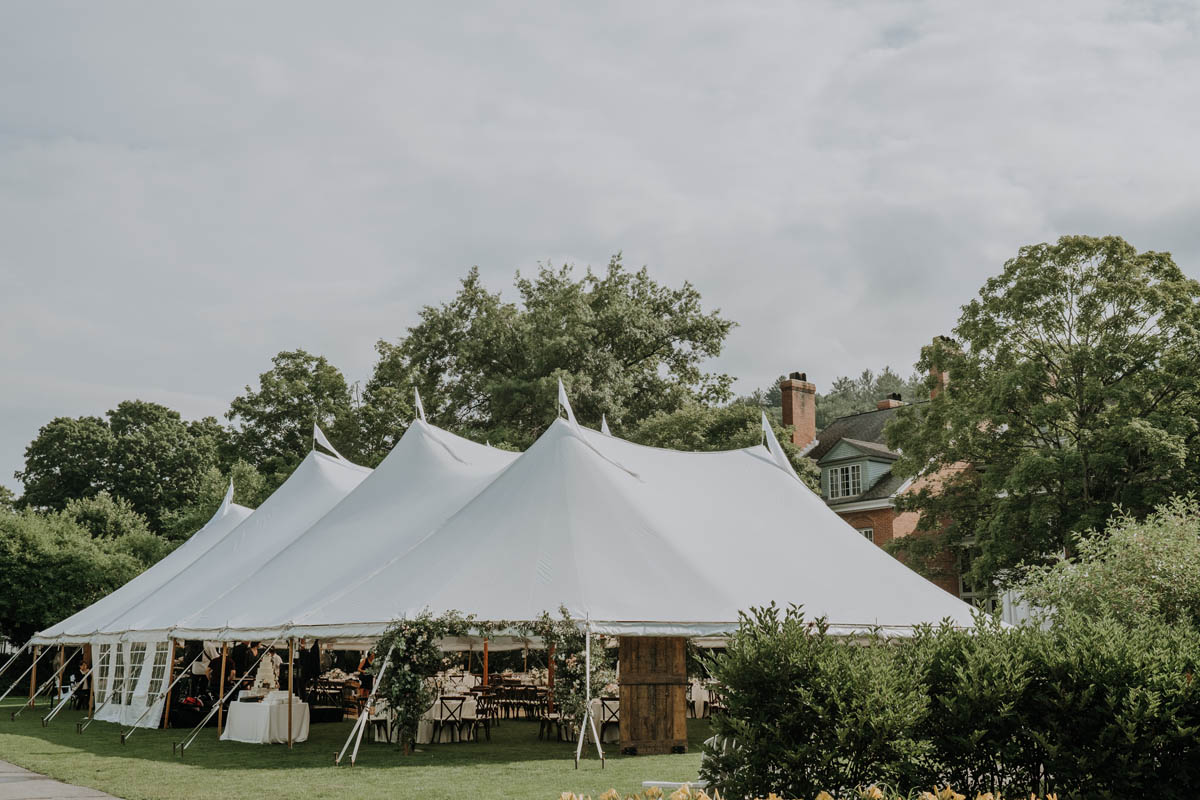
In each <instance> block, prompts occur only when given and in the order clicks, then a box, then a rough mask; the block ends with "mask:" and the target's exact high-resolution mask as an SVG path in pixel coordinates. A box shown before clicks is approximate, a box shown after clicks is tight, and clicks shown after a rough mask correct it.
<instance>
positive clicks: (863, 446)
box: [829, 436, 900, 461]
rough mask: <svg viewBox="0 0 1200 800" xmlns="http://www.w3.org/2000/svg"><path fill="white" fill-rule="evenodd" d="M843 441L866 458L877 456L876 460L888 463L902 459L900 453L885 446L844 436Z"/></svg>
mask: <svg viewBox="0 0 1200 800" xmlns="http://www.w3.org/2000/svg"><path fill="white" fill-rule="evenodd" d="M841 441H842V442H844V443H845V444H848V445H850V446H851V447H853V448H854V449H855V450H857V451H858V452H860V453H862V454H863V455H865V456H875V457H876V458H884V459H887V460H888V461H895V460H896V459H897V458H899V457H900V454H899V453H897V452H895V451H894V450H888V449H887V447H885V446H884V445H881V444H877V443H875V442H864V441H861V440H859V439H851V438H850V437H849V436H843V437H842V439H841ZM829 452H830V453H832V452H833V451H832V450H830V451H829Z"/></svg>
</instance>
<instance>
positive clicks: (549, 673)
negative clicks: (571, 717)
mask: <svg viewBox="0 0 1200 800" xmlns="http://www.w3.org/2000/svg"><path fill="white" fill-rule="evenodd" d="M546 710H547V711H549V712H551V713H553V711H554V645H553V644H551V645H550V647H549V648H548V649H547V650H546Z"/></svg>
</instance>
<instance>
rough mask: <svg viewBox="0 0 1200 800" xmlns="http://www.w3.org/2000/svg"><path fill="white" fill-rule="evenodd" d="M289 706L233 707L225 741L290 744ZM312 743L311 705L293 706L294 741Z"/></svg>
mask: <svg viewBox="0 0 1200 800" xmlns="http://www.w3.org/2000/svg"><path fill="white" fill-rule="evenodd" d="M287 721H288V706H287V703H230V704H229V716H228V718H227V721H226V723H225V732H224V733H222V734H221V740H222V741H230V742H247V743H248V744H278V743H281V742H283V743H286V742H287V740H288V736H287V729H288V725H287ZM306 739H308V703H301V702H300V701H299V700H296V701H294V702H293V703H292V740H293V741H296V742H303V741H305V740H306Z"/></svg>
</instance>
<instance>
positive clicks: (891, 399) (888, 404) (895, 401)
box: [875, 392, 904, 411]
mask: <svg viewBox="0 0 1200 800" xmlns="http://www.w3.org/2000/svg"><path fill="white" fill-rule="evenodd" d="M902 405H904V401H903V400H901V399H900V395H899V393H898V392H892V393H891V394H889V395H888V396H887V397H885V398H883V399H882V400H880V401H879V402H878V403H876V404H875V408H876V410H878V411H883V410H884V409H887V408H899V407H900V406H902Z"/></svg>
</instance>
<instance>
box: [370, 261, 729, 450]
mask: <svg viewBox="0 0 1200 800" xmlns="http://www.w3.org/2000/svg"><path fill="white" fill-rule="evenodd" d="M516 288H517V292H518V294H519V296H520V302H519V303H510V302H505V301H503V300H502V299H501V297H500V294H499V293H492V292H489V291H488V290H487V288H486V287H484V285H483V283H482V281H481V280H480V278H479V272H478V270H475V269H472V270H471V272H470V273H469V274H468V275H467V277H466V278H465V279H464V280H463V283H462V288H461V289H460V290H459V292H458V294H457V295H456V296H455V298H454V299H453V300H452V301H450V302H449V303H446V304H444V305H442V306H437V307H434V306H427V307H426V308H425V309H424V310H423V311H422V312H421V321H420V322H419V323H418V324H417V325H416V326H414V327H413V328H411V329H410V330H409V332H408V335H407V336H406V337H405V338H403V339H402V340H400V341H399V342H398V343H397V344H394V345H392V344H387V343H382V342H381V343H380V345H379V353H380V359H379V363H378V365H377V366H376V369H375V375H374V377H373V378H372V379H371V381H370V382H369V383H368V384H367V387H366V391H365V392H364V396H365V397H367V398H368V399H369V400H370V401H371V403H372V404H376V403H377V402H378V400H379V399H386V403H385V406H386V408H384V409H383V410H382V412H381V413H382V417H383V419H391V418H395V417H396V415H397V414H401V415H402V414H403V413H404V411H405V410H406V409H405V404H406V403H407V402H409V397H410V395H411V392H410V389H411V387H412V386H413V385H414V384H415V385H416V386H418V387H419V388H420V390H421V395H422V398H423V400H424V402H425V407H426V410H427V412H428V415H429V419H430V421H431V422H433V423H435V424H437V425H441V426H443V427H446V428H449V429H450V430H453V431H455V432H458V433H461V434H463V435H467V436H471V437H473V438H475V439H478V440H483V439H488V440H490V441H491V442H492V443H494V444H508V445H512V446H517V447H526V446H528V445H529V444H530V443H531V442H532V441H533V440H534V439H535V438H536V437H537V435H538V434H540V433H541V432H542V431H543V430H545V429H546V427H547V426H549V425H550V423H551V422H553V421H554V418H555V413H556V402H555V398H556V396H557V392H556V388H557V382H558V379H559V378H562V380H563V382H564V383H565V384H566V386H567V390H568V391H569V392H570V395H571V403H572V406H573V407H574V410H575V413H576V415H577V416H578V417H579V419H580V420H581V421H584V422H586V423H588V424H592V425H594V424H598V423H599V421H600V415H601V413H605V414H607V415H608V419H609V422H610V423H612V424H614V425H622V424H624V425H629V426H632V425H633V424H635V423H636V422H637V421H639V420H642V419H644V418H646V417H648V416H650V415H652V414H654V413H656V412H659V411H673V410H675V409H677V408H679V407H681V406H682V405H683V404H684V403H686V402H689V401H700V402H721V401H724V400H727V399H728V398H729V384H730V382H731V379H730V378H729V377H728V376H726V375H714V374H709V373H706V372H704V371H703V370H702V369H701V364H702V363H703V361H704V360H705V359H707V358H710V357H713V356H716V355H719V354H720V352H721V347H722V345H723V344H724V341H725V337H726V335H728V333H729V331H730V329H731V328H732V327H733V323H732V322H730V321H728V320H725V319H722V318H721V317H720V316H719V312H717V311H711V312H705V311H704V310H703V309H702V308H701V305H700V295H699V293H698V292H697V291H696V290H695V289H694V288H693V287H692V286H691V285H690V284H687V283H685V284H684V285H683V286H681V287H680V288H678V289H673V288H669V287H667V286H663V285H661V284H659V283H656V282H655V281H654V280H652V279H651V278H650V276H649V273H648V272H647V271H646V270H645V269H642V270H639V271H637V272H632V271H630V270H628V269H626V268H625V266H624V265H623V264H622V263H621V260H620V257H619V256H616V257H614V258H613V259H612V260H611V261H610V262H609V265H608V268H607V269H606V270H605V271H604V272H603V273H601V274H595V273H593V272H591V271H590V270H588V271H587V272H586V273H585V274H584V275H583V276H582V277H579V278H577V277H575V274H574V271H573V269H572V268H571V267H569V266H568V267H562V268H561V269H551V268H549V267H543V268H541V269H539V270H538V273H537V275H536V276H535V277H534V278H532V279H529V278H523V277H521V276H519V275H518V276H517V280H516ZM389 388H390V389H392V390H393V391H392V392H391V394H390V395H388V394H387V393H386V392H385V390H386V389H389ZM385 395H386V398H385ZM393 407H394V408H393Z"/></svg>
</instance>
